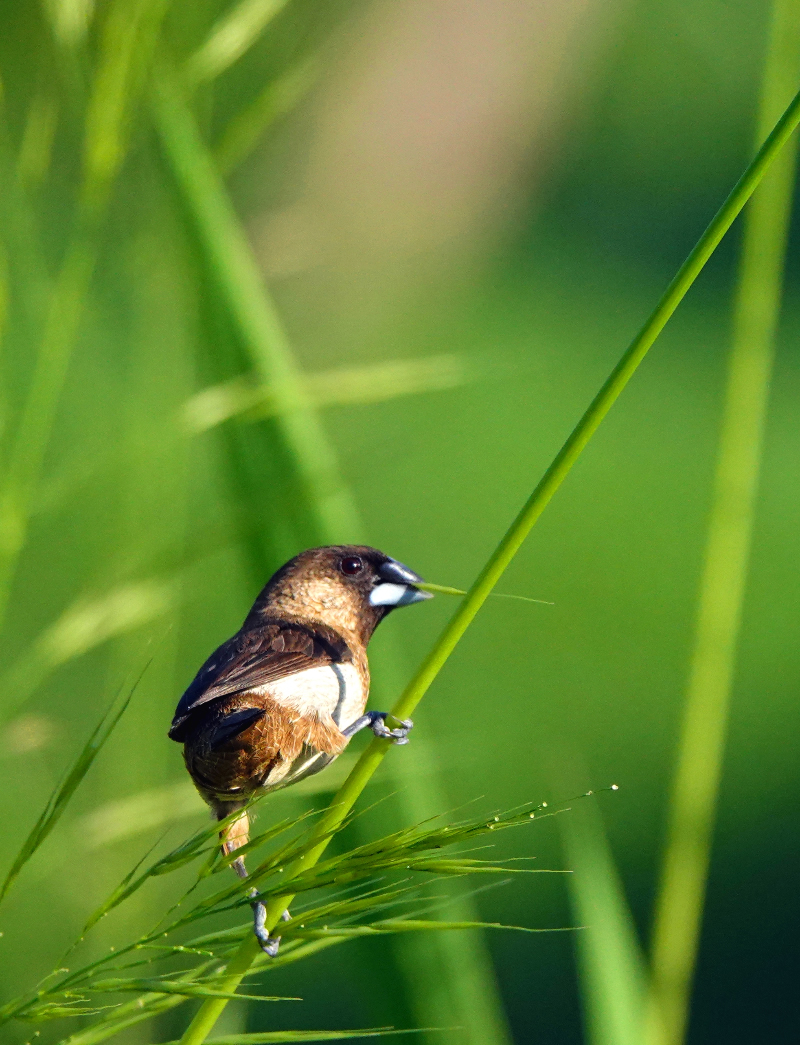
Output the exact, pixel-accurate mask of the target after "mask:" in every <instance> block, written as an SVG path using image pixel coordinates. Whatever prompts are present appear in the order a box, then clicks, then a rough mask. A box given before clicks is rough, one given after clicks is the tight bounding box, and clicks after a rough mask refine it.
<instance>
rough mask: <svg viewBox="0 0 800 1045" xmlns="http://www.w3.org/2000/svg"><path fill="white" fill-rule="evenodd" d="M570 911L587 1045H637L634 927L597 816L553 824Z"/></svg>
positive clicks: (638, 956)
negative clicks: (562, 849) (567, 870)
mask: <svg viewBox="0 0 800 1045" xmlns="http://www.w3.org/2000/svg"><path fill="white" fill-rule="evenodd" d="M559 823H560V825H561V833H562V837H563V839H564V842H565V846H566V852H567V858H568V861H569V864H570V866H571V868H572V870H573V872H574V873H573V874H572V875H571V876H570V879H569V889H570V896H571V899H572V908H573V911H574V912H575V917H576V919H577V921H578V922H579V923H580V924H581V925H582V926H583V930H582V932H580V933H579V934H578V935H577V936H576V938H575V945H576V947H577V950H578V958H579V966H580V977H579V981H578V982H579V984H580V990H581V999H582V1003H583V1012H584V1019H585V1024H586V1031H587V1039H588V1041H589V1042H590V1045H641V1042H642V1034H643V1030H644V1023H643V1020H644V1006H645V998H646V991H647V971H646V965H645V960H644V957H643V955H642V951H641V947H640V944H639V940H638V938H637V934H636V928H635V925H634V922H633V918H632V916H631V912H630V910H629V908H628V904H627V901H626V899H625V893H624V890H623V887H622V883H621V882H620V879H619V874H618V872H617V869H616V867H615V865H614V858H613V856H612V854H611V851H610V849H609V846H608V841H607V839H606V837H605V833H604V831H603V827H602V823H601V821H600V819H599V815H598V814H595V815H590V813H589V812H588V811H585V812H583V813H582V814H581V816H569V817H565V818H563V819H561V820H560V821H559Z"/></svg>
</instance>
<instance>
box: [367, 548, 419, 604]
mask: <svg viewBox="0 0 800 1045" xmlns="http://www.w3.org/2000/svg"><path fill="white" fill-rule="evenodd" d="M378 577H379V581H378V584H377V585H376V586H375V587H374V588H373V589H372V592H371V594H370V597H369V601H370V603H371V604H372V605H373V606H410V605H411V603H412V602H423V601H424V600H425V599H432V598H433V595H431V593H430V592H427V591H420V590H419V588H415V587H414V585H415V584H419V583H420V582H421V581H422V577H420V576H419V574H417V573H414V571H413V570H410V569H409V568H408V566H404V565H403V563H402V562H397V560H396V559H387V561H386V562H384V563H383V564H382V565H381V566H379V567H378Z"/></svg>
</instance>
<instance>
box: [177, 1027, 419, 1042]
mask: <svg viewBox="0 0 800 1045" xmlns="http://www.w3.org/2000/svg"><path fill="white" fill-rule="evenodd" d="M420 1033H422V1032H421V1031H419V1030H416V1029H415V1028H412V1029H411V1030H395V1028H394V1027H373V1028H370V1029H367V1030H274V1031H262V1032H260V1033H259V1032H254V1033H253V1034H226V1035H224V1036H223V1037H221V1038H212V1039H211V1040H210V1041H209V1045H273V1043H280V1042H293V1041H348V1040H352V1039H354V1038H383V1037H386V1036H387V1035H389V1034H420ZM168 1045H177V1043H176V1042H169V1043H168Z"/></svg>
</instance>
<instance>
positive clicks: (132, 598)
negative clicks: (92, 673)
mask: <svg viewBox="0 0 800 1045" xmlns="http://www.w3.org/2000/svg"><path fill="white" fill-rule="evenodd" d="M172 605H173V590H172V588H171V587H170V586H169V585H167V584H165V583H163V582H162V583H159V582H156V581H141V582H139V583H133V584H123V585H120V586H119V587H117V588H114V589H113V590H112V591H109V592H107V593H106V594H104V595H102V596H100V597H98V598H95V599H85V598H81V599H78V600H77V601H76V602H74V603H73V604H72V605H71V606H69V607H68V608H67V609H66V610H65V611H64V613H62V614H61V616H60V617H59V618H58V619H57V620H56V621H54V622H53V624H51V625H50V626H49V627H48V628H46V629H45V631H44V632H43V633H42V634H41V635H40V636H39V637H38V638H37V639H36V640H35V641H34V643H33V644H32V646H31V648H30V649H29V650H28V652H27V653H26V654H24V655H23V656H22V657H20V659H19V660H18V661H17V662H16V663H14V664H12V665H11V667H9V668H8V669H7V670H6V671H5V672H3V674H2V676H0V692H2V693H4V694H10V696H7V697H6V699H5V700H4V701H3V705H2V713H3V716H4V717H5V718H8V717H10V716H11V715H12V714H14V713H15V712H16V711H17V710H18V709H19V708H20V707H21V706H22V705H23V704H24V703H25V701H26V700H27V699H28V698H29V697H30V695H31V694H32V693H33V692H34V690H36V689H37V688H38V686H40V685H41V683H42V682H43V681H44V679H46V678H47V677H48V675H50V674H51V673H52V672H53V671H55V669H56V668H58V667H60V666H61V665H63V664H67V663H68V662H69V661H71V660H74V659H75V658H77V657H80V656H83V655H84V654H85V653H87V652H88V651H89V650H91V649H95V648H96V647H98V646H100V645H102V644H103V643H105V642H108V641H109V640H110V639H112V638H116V637H118V636H120V635H125V634H127V633H129V632H131V631H134V630H135V629H137V628H140V627H142V626H143V625H145V624H148V623H150V622H151V621H153V620H157V619H158V618H160V617H163V616H164V615H165V614H166V613H167V612H168V611H169V610H170V609H171V608H172Z"/></svg>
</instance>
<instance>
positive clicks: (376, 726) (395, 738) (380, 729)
mask: <svg viewBox="0 0 800 1045" xmlns="http://www.w3.org/2000/svg"><path fill="white" fill-rule="evenodd" d="M373 715H374V718H373V720H372V722H371V723H370V729H371V730H372V732H373V733H374V734H375V736H376V737H383V738H384V739H385V740H391V741H392V743H393V744H398V745H400V744H407V743H408V734H409V733H410V732H411V730H412V729H413V727H414V723H413V722H412V721H411V719H410V718H400V719H395V721H396V722H399V723H400V725H399V726H398V727H397V728H396V729H390V728H389V727H388V726H387V725H386V718H387V716H388V715H389V712H388V711H375V712H373Z"/></svg>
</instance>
